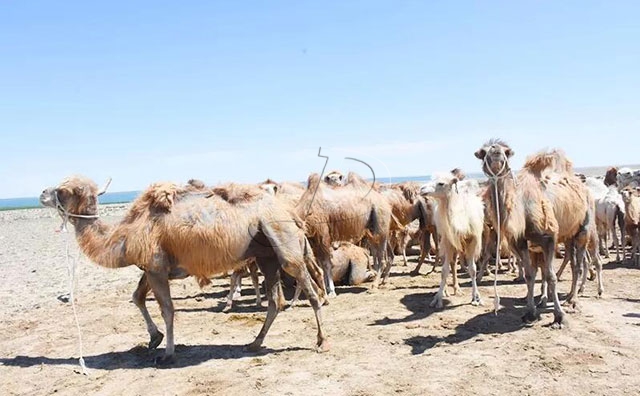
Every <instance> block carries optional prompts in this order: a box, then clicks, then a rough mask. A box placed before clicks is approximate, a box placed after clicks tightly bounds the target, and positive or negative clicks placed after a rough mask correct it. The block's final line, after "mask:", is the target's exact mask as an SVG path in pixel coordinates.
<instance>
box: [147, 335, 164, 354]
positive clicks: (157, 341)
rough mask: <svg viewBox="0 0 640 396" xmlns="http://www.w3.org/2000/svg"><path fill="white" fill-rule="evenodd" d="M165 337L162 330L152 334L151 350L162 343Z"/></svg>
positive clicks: (150, 340)
mask: <svg viewBox="0 0 640 396" xmlns="http://www.w3.org/2000/svg"><path fill="white" fill-rule="evenodd" d="M163 339H164V334H162V333H161V332H157V333H156V334H154V335H152V336H150V338H149V350H154V349H156V348H157V347H158V345H160V343H161V342H162V340H163Z"/></svg>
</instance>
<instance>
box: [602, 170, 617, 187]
mask: <svg viewBox="0 0 640 396" xmlns="http://www.w3.org/2000/svg"><path fill="white" fill-rule="evenodd" d="M604 185H605V186H607V187H609V186H616V187H617V186H618V168H616V167H611V168H609V169H607V173H605V175H604Z"/></svg>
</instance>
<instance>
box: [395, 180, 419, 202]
mask: <svg viewBox="0 0 640 396" xmlns="http://www.w3.org/2000/svg"><path fill="white" fill-rule="evenodd" d="M393 187H394V188H397V189H398V190H400V192H402V195H403V196H404V199H406V200H407V201H409V202H410V203H414V202H415V201H416V200H417V199H418V196H419V195H420V187H419V186H418V185H416V184H415V183H411V182H404V183H398V184H394V185H393Z"/></svg>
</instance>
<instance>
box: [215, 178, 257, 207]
mask: <svg viewBox="0 0 640 396" xmlns="http://www.w3.org/2000/svg"><path fill="white" fill-rule="evenodd" d="M211 192H212V195H215V196H218V197H220V198H222V199H223V200H225V201H227V202H228V203H230V204H232V205H235V204H239V203H248V202H253V201H256V200H258V199H259V198H261V197H263V196H264V190H262V189H261V188H259V187H257V186H249V185H241V184H235V183H230V184H227V185H224V186H218V187H214V188H213V189H211Z"/></svg>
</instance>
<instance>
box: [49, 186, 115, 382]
mask: <svg viewBox="0 0 640 396" xmlns="http://www.w3.org/2000/svg"><path fill="white" fill-rule="evenodd" d="M110 184H111V179H109V181H108V182H107V184H106V185H105V187H104V188H103V189H102V190H101V192H100V193H98V195H97V196H96V214H77V213H70V212H69V211H68V210H67V208H65V207H64V205H62V203H61V202H60V198H58V190H55V192H54V198H55V208H56V210H58V213H59V214H60V217H62V225H61V226H60V231H63V232H65V233H67V223H68V222H69V218H71V217H73V218H78V219H97V218H99V217H100V216H99V214H98V213H99V212H98V211H97V210H98V196H99V195H101V194H103V193H104V192H105V191H106V190H107V188H108V187H109V185H110ZM69 235H70V234H69V233H67V238H66V243H65V256H66V263H67V274H68V275H69V299H70V300H71V309H72V310H73V318H74V320H75V323H76V330H77V331H78V346H79V353H80V358H79V359H78V361H79V364H80V368H81V370H82V374H84V375H86V376H89V370H88V369H87V366H86V365H85V362H84V357H83V347H82V330H81V329H80V322H79V321H78V313H77V310H76V299H75V287H76V275H77V268H78V259H79V257H80V251H78V255H77V256H76V258H75V259H73V260H69V259H70V258H72V257H71V255H70V254H69V238H70V236H69Z"/></svg>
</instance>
